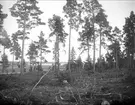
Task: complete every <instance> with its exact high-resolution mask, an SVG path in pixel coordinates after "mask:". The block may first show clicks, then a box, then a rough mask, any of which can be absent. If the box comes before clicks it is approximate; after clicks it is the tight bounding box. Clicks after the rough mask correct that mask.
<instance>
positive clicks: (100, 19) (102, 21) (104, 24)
mask: <svg viewBox="0 0 135 105" xmlns="http://www.w3.org/2000/svg"><path fill="white" fill-rule="evenodd" d="M104 12H105V11H104V10H103V9H102V8H101V9H100V11H99V13H98V14H97V15H96V19H95V20H96V23H97V24H98V25H99V68H100V66H101V47H102V43H104V42H103V40H104V38H105V37H108V36H107V35H108V33H107V31H108V28H109V22H108V21H107V15H105V13H104Z"/></svg>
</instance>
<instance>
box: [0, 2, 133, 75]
mask: <svg viewBox="0 0 135 105" xmlns="http://www.w3.org/2000/svg"><path fill="white" fill-rule="evenodd" d="M37 4H38V2H37V0H18V1H17V2H16V3H15V4H13V6H12V7H11V8H10V9H9V10H10V13H11V15H12V16H13V17H15V18H16V21H17V24H18V30H17V32H15V33H13V34H12V35H10V36H8V35H7V32H6V30H4V28H3V27H2V24H3V20H4V19H5V18H6V17H7V14H4V13H3V12H2V5H0V18H1V19H0V21H1V22H0V31H1V33H2V34H1V36H2V37H1V38H0V44H1V45H2V46H4V53H3V56H2V61H3V64H4V65H5V63H4V62H7V61H8V59H7V55H6V54H5V49H9V50H10V52H11V54H12V55H13V62H14V57H15V58H16V59H20V60H21V73H23V72H24V66H23V61H24V49H25V46H24V43H25V40H27V39H29V36H28V35H29V34H30V30H31V29H32V28H35V27H36V26H39V25H46V23H45V22H42V21H41V19H40V17H39V16H40V15H41V14H43V11H41V10H40V8H39V7H38V6H37ZM63 12H64V14H65V17H64V18H62V17H61V16H57V15H55V14H54V15H53V16H52V18H49V19H48V26H49V28H50V30H51V33H50V34H49V38H47V39H45V34H44V32H43V31H41V32H40V35H39V36H38V41H33V42H32V43H31V44H30V45H29V50H28V51H27V54H26V55H27V56H28V58H29V60H30V62H31V63H33V62H35V61H36V59H37V57H40V65H41V66H42V62H43V60H45V61H46V59H45V57H44V56H43V55H44V54H47V53H50V52H51V51H50V50H49V45H48V44H47V43H48V41H52V40H51V37H54V38H55V42H54V48H53V51H52V53H53V55H54V56H53V58H54V61H55V70H56V71H58V70H59V64H60V63H59V61H60V60H59V56H60V53H59V52H60V47H59V46H60V43H62V44H63V47H65V42H66V38H67V37H68V38H69V39H68V40H69V49H68V52H69V55H68V67H67V68H68V70H69V72H71V69H72V68H73V67H72V66H73V64H74V62H77V65H79V63H78V62H81V57H80V55H81V54H80V55H79V56H78V58H77V59H76V58H75V57H74V56H75V55H74V52H75V51H73V50H74V48H72V50H71V45H70V43H71V35H72V30H76V31H77V32H78V35H79V38H78V41H79V42H81V44H80V47H79V49H80V51H81V53H83V52H84V51H87V55H88V57H87V60H86V61H85V63H84V64H83V67H84V68H85V69H88V70H90V69H91V70H92V72H95V70H96V68H98V69H110V68H116V69H120V68H135V31H134V30H135V25H134V24H135V14H134V12H133V11H131V13H130V16H129V17H126V18H125V25H124V26H123V30H120V29H119V28H118V27H114V28H113V27H111V26H110V24H109V21H108V20H107V15H106V14H105V10H104V9H103V7H102V5H101V4H100V3H99V2H98V0H83V1H82V2H81V3H78V2H77V0H67V1H66V4H65V5H64V6H63ZM44 14H45V13H44ZM65 20H68V26H69V29H70V30H69V32H65V24H64V21H65ZM68 33H69V34H68ZM97 39H99V43H100V44H99V58H98V60H97V62H96V58H95V52H96V42H97V41H96V40H97ZM19 40H21V41H22V45H20V44H19V43H18V41H19ZM103 47H104V48H105V49H106V50H107V53H106V54H105V57H103V55H102V53H101V52H102V48H103ZM91 48H92V49H93V57H90V49H91ZM75 65H76V63H75ZM5 67H6V66H3V68H5ZM78 69H79V68H78Z"/></svg>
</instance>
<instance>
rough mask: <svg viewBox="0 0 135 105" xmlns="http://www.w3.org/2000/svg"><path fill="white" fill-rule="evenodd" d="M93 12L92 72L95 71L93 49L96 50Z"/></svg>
mask: <svg viewBox="0 0 135 105" xmlns="http://www.w3.org/2000/svg"><path fill="white" fill-rule="evenodd" d="M94 18H95V16H94V12H93V72H94V73H95V50H96V45H95V27H94Z"/></svg>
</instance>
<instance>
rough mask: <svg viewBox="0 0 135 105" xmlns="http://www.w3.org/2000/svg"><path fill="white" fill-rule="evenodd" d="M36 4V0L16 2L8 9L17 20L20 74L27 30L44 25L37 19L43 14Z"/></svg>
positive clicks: (22, 68)
mask: <svg viewBox="0 0 135 105" xmlns="http://www.w3.org/2000/svg"><path fill="white" fill-rule="evenodd" d="M37 3H38V2H37V1H36V0H17V2H16V3H15V4H13V6H12V7H11V8H10V12H11V15H12V16H13V17H16V18H17V23H18V28H19V29H20V32H21V34H20V35H21V38H22V51H21V52H22V53H21V73H23V71H24V67H23V59H24V45H25V44H24V43H25V39H26V36H27V34H28V30H30V29H32V28H34V27H35V26H37V25H45V23H43V22H41V19H40V18H39V16H40V15H41V14H42V13H43V12H42V11H41V10H40V9H39V7H37Z"/></svg>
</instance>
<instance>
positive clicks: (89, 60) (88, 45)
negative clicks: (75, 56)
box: [87, 38, 90, 62]
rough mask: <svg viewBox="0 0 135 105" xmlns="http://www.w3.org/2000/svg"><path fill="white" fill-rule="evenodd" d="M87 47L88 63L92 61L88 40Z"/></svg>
mask: <svg viewBox="0 0 135 105" xmlns="http://www.w3.org/2000/svg"><path fill="white" fill-rule="evenodd" d="M87 47H88V62H89V61H90V54H89V52H90V48H89V39H88V38H87Z"/></svg>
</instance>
